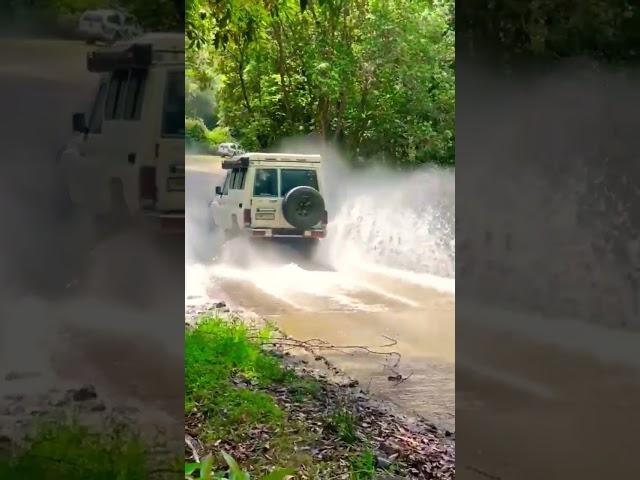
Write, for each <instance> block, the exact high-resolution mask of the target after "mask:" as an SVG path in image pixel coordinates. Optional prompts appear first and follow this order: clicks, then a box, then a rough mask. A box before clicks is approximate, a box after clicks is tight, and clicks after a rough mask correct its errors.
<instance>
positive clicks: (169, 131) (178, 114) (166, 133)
mask: <svg viewBox="0 0 640 480" xmlns="http://www.w3.org/2000/svg"><path fill="white" fill-rule="evenodd" d="M162 136H163V137H184V70H180V71H173V72H168V73H167V84H166V89H165V96H164V108H163V111H162Z"/></svg>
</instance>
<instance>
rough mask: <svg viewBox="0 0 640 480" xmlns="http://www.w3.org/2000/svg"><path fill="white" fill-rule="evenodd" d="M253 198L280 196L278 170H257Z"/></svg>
mask: <svg viewBox="0 0 640 480" xmlns="http://www.w3.org/2000/svg"><path fill="white" fill-rule="evenodd" d="M253 196H254V197H277V196H278V170H276V169H275V168H258V169H256V178H255V180H254V182H253Z"/></svg>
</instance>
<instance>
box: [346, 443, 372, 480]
mask: <svg viewBox="0 0 640 480" xmlns="http://www.w3.org/2000/svg"><path fill="white" fill-rule="evenodd" d="M349 470H350V472H349V478H350V479H351V480H369V479H372V478H374V477H375V474H376V457H375V455H374V453H373V451H372V450H371V449H366V450H364V451H362V452H360V453H359V454H358V455H356V456H354V457H353V458H352V459H351V462H350V464H349Z"/></svg>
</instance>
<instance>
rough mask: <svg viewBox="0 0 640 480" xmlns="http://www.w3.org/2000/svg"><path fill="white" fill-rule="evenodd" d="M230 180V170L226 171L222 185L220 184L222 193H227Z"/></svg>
mask: <svg viewBox="0 0 640 480" xmlns="http://www.w3.org/2000/svg"><path fill="white" fill-rule="evenodd" d="M230 180H231V172H228V173H227V178H225V179H224V185H223V186H222V195H228V194H229V181H230Z"/></svg>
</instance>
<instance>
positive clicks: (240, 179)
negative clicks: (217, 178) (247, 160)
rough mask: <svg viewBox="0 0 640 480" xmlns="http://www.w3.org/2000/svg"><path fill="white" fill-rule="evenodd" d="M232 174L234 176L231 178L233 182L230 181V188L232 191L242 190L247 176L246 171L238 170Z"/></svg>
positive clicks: (243, 169)
mask: <svg viewBox="0 0 640 480" xmlns="http://www.w3.org/2000/svg"><path fill="white" fill-rule="evenodd" d="M233 172H234V176H233V180H232V182H233V183H232V184H231V188H232V189H233V190H242V189H243V188H244V180H245V177H246V175H247V169H246V168H238V169H237V170H234V171H233Z"/></svg>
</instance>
